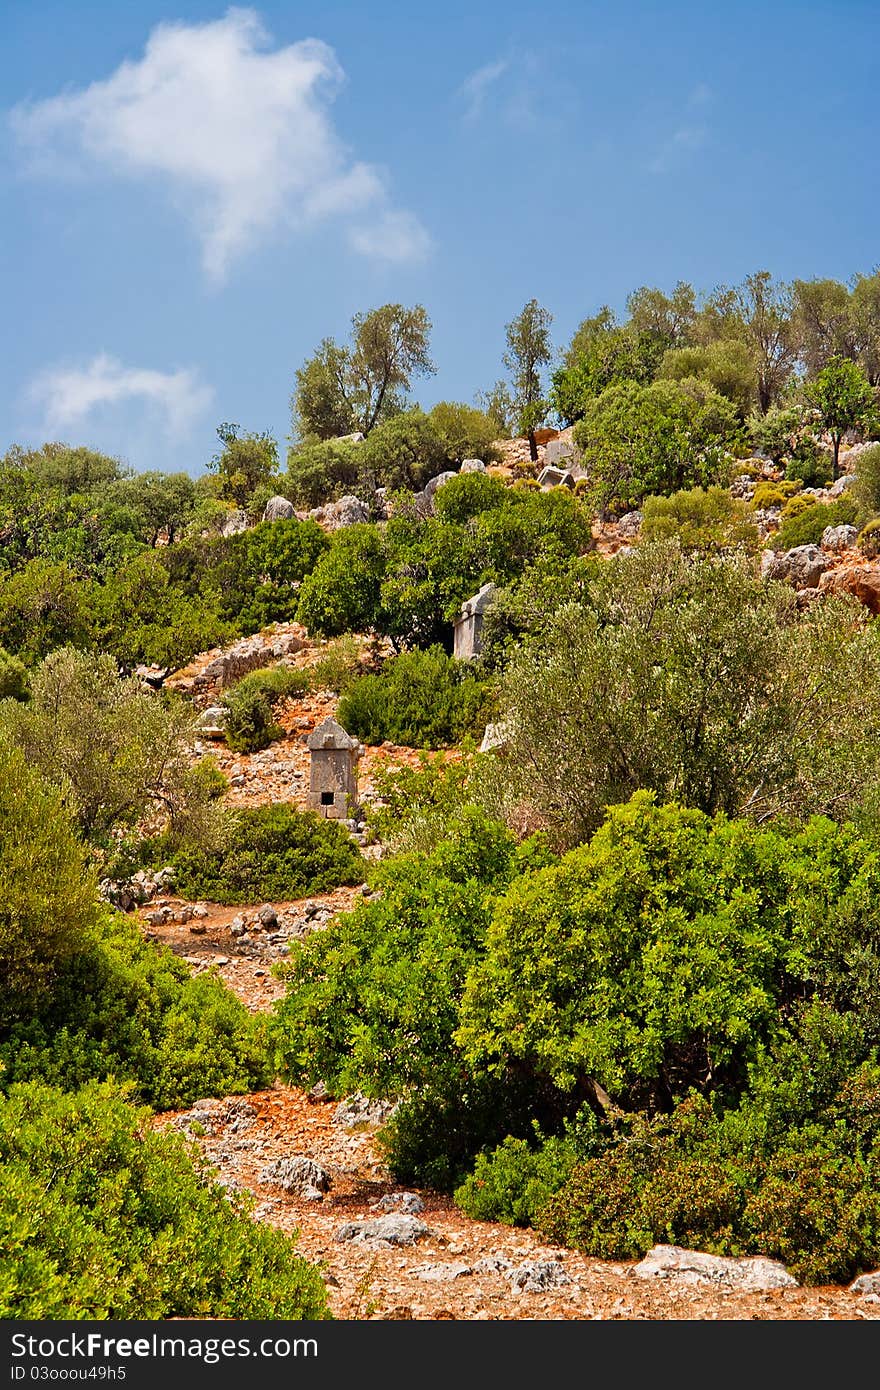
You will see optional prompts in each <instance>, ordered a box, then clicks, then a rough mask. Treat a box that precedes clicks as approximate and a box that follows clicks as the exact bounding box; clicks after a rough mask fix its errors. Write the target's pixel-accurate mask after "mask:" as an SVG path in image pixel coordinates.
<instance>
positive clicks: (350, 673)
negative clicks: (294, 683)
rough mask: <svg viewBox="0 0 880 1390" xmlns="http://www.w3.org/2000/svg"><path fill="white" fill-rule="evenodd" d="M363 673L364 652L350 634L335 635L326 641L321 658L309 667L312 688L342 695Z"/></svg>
mask: <svg viewBox="0 0 880 1390" xmlns="http://www.w3.org/2000/svg"><path fill="white" fill-rule="evenodd" d="M363 673H364V653H363V650H362V648H361V646H360V644H359V643H358V642H357V641H356V640H355V639H354V637H352V636H350V635H349V636H346V637H337V639H336V640H335V641H334V642H328V643H327V646H326V647H325V648H324V650H323V652H322V654H321V658H320V660H319V661H316V662H315V664H314V666H312V667H311V670H310V675H311V685H312V689H313V690H333V691H335V692H336V694H337V695H344V694H345V692H346V690H347V689H348V687H349V686H350V685H351V684H352V682H353V681H355V680H357V678H358V676H362V675H363Z"/></svg>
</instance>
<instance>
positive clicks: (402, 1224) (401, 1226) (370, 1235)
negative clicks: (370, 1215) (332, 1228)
mask: <svg viewBox="0 0 880 1390" xmlns="http://www.w3.org/2000/svg"><path fill="white" fill-rule="evenodd" d="M431 1235H433V1231H431V1230H429V1229H428V1227H427V1226H426V1225H425V1223H424V1221H418V1220H416V1218H415V1217H414V1216H377V1217H376V1219H375V1221H346V1222H344V1223H343V1225H341V1226H340V1227H339V1230H338V1231H337V1232H336V1236H335V1239H336V1240H338V1241H347V1240H353V1241H356V1242H357V1243H358V1244H359V1245H362V1244H370V1243H372V1242H373V1241H383V1242H385V1243H386V1244H388V1245H415V1243H416V1241H419V1240H426V1239H427V1238H428V1237H429V1236H431Z"/></svg>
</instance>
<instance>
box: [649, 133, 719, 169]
mask: <svg viewBox="0 0 880 1390" xmlns="http://www.w3.org/2000/svg"><path fill="white" fill-rule="evenodd" d="M708 139H709V132H708V130H707V128H706V126H704V125H684V126H680V127H679V128H678V130H676V131H674V132H673V134H672V135H670V137H669V139H668V140H665V141H664V142H663V144H662V145H661V146H660V149H659V150H658V151H657V154H656V155H655V156H654V158H653V159H652V160H651V162H650V163H649V165H648V168H649V170H650V171H651V173H652V174H668V173H670V171H671V170H672V169H674V168H676V167H677V166H678V165H679V164H680V163H681V162H682V160H683V159H684V158H685V156H686V155H688V154H690V153H692V152H693V151H695V150H700V149H702V148H703V146H704V145H705V144H706V142H707V141H708Z"/></svg>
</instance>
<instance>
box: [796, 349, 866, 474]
mask: <svg viewBox="0 0 880 1390" xmlns="http://www.w3.org/2000/svg"><path fill="white" fill-rule="evenodd" d="M804 392H805V394H806V396H807V399H808V400H809V401H810V403H811V405H813V406H814V407H815V409H816V411H817V412H818V415H819V420H820V423H821V425H822V427H823V428H824V429H826V430H827V431H828V433H829V434H830V435H831V441H832V443H833V445H834V465H833V469H832V474H831V476H832V478H836V477H837V460H838V456H839V453H840V442H841V440H842V439H843V436H844V435H845V434H846V432H847V430H853V429H860V428H863V427H865V426H868V425H869V424H870V423H871V422H872V421H873V420H874V419H875V417H876V412H877V394H876V392H875V390H874V388H873V387H872V386H871V384H870V382H869V381H868V378H867V377H866V376H865V373H864V372H863V371H862V368H861V367H860V366H859V365H858V363H856V362H852V361H850V359H849V358H847V357H839V356H832V357H831V358H830V359H829V361H828V363H827V365H826V366H825V367H823V368H822V370H821V371H820V372H819V373H818V375H817V376H815V377H814V378H813V380H812V381H808V382H807V384H806V386H805V387H804Z"/></svg>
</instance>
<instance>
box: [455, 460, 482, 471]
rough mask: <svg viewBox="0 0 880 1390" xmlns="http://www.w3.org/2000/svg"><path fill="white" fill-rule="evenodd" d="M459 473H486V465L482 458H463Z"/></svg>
mask: <svg viewBox="0 0 880 1390" xmlns="http://www.w3.org/2000/svg"><path fill="white" fill-rule="evenodd" d="M458 471H459V473H485V471H486V465H485V463H484V462H483V460H482V459H462V461H461V467H460V468H459V470H458Z"/></svg>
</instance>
